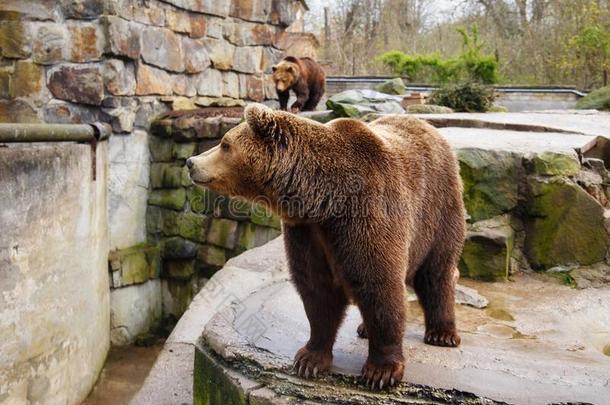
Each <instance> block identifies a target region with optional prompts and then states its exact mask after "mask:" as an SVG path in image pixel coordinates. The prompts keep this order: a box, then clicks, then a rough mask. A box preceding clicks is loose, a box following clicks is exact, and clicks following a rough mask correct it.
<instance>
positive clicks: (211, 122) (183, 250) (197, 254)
mask: <svg viewBox="0 0 610 405" xmlns="http://www.w3.org/2000/svg"><path fill="white" fill-rule="evenodd" d="M223 114H225V116H223ZM241 114H242V112H241V109H223V110H219V109H213V108H212V109H202V110H195V111H193V112H181V113H173V114H171V115H170V116H165V117H163V116H162V117H160V118H159V119H158V120H156V121H154V122H153V124H152V127H151V134H152V138H151V142H150V153H151V157H152V164H151V172H150V173H151V188H152V190H151V193H150V197H149V200H148V204H149V205H148V211H147V230H148V234H149V240H150V241H151V242H154V243H156V244H158V246H160V251H161V258H162V271H161V278H162V280H163V297H164V308H165V311H166V315H169V316H173V317H176V318H177V317H179V316H180V315H181V314H182V312H184V310H185V309H186V307H187V306H188V304H189V303H190V301H191V299H192V298H193V296H194V295H195V294H196V293H197V291H199V289H200V288H201V286H202V285H203V283H204V282H205V281H206V280H207V279H209V278H210V277H211V276H212V275H213V274H214V273H215V272H216V271H217V270H219V269H220V268H221V267H222V266H223V265H224V264H225V262H226V261H227V260H228V259H229V258H231V257H233V256H235V255H237V254H239V253H241V252H243V251H245V250H247V249H250V248H253V247H256V246H260V245H262V244H264V243H266V242H268V241H269V240H271V239H273V238H275V237H277V236H278V235H279V234H280V221H279V219H278V218H277V217H275V216H273V215H271V214H270V213H269V212H267V210H265V209H264V208H263V207H261V206H257V205H251V204H249V203H247V202H244V201H241V200H237V199H233V198H228V197H226V196H222V195H220V194H217V193H214V192H212V191H210V190H208V189H206V188H202V187H198V186H194V185H193V184H192V182H191V180H190V178H189V175H188V171H187V169H186V166H185V160H186V159H187V158H189V157H190V156H193V155H196V154H198V153H202V152H205V151H207V150H209V149H210V148H212V147H214V146H215V145H217V144H218V143H219V142H220V138H221V137H222V136H223V135H224V134H225V133H226V132H227V131H228V130H230V129H231V128H233V127H234V126H235V125H237V124H238V123H239V122H240V118H239V117H240V116H241ZM226 115H229V116H226ZM230 116H235V118H231V117H230Z"/></svg>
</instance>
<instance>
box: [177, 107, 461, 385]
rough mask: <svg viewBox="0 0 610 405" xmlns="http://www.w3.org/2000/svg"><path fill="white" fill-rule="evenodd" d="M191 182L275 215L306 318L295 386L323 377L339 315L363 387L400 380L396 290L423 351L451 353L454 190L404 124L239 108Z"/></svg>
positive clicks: (411, 126) (430, 147) (439, 160)
mask: <svg viewBox="0 0 610 405" xmlns="http://www.w3.org/2000/svg"><path fill="white" fill-rule="evenodd" d="M186 164H187V166H188V168H189V171H190V175H191V178H192V179H193V181H194V182H195V184H197V185H200V186H205V187H208V188H209V189H211V190H213V191H216V192H219V193H222V194H229V195H233V196H240V197H242V198H244V199H247V200H250V201H257V202H262V201H264V203H265V204H267V205H268V207H269V208H270V209H272V210H273V211H274V212H275V213H277V214H278V215H280V217H281V218H282V225H283V234H284V242H285V245H286V254H287V257H288V266H289V270H290V275H291V278H292V282H293V283H294V284H295V286H296V289H297V291H298V293H299V294H300V296H301V299H302V301H303V305H304V307H305V313H306V315H307V318H308V320H309V325H310V337H309V341H308V342H307V343H306V344H305V345H304V346H303V347H302V348H301V349H300V350H299V351H298V352H297V354H296V356H295V369H296V370H297V373H298V375H300V376H303V377H306V378H307V377H310V376H313V377H316V376H317V375H318V374H319V373H323V372H325V371H328V370H329V369H330V367H331V365H332V360H333V353H332V350H333V344H334V343H335V337H336V334H337V330H338V329H339V326H340V325H341V322H342V321H343V318H344V316H345V312H346V309H347V306H348V305H349V304H350V303H354V304H356V305H357V306H358V308H359V309H360V313H361V315H362V319H363V324H362V325H361V326H360V327H359V328H358V331H359V334H360V335H361V336H363V337H367V338H368V358H367V360H366V362H365V363H364V366H363V368H362V377H363V380H364V381H365V382H366V384H367V385H368V386H370V387H372V388H376V389H380V388H383V387H387V386H390V385H394V384H395V383H397V382H399V381H400V380H401V379H402V377H403V373H404V367H405V359H404V355H403V336H404V328H405V300H406V286H407V285H410V286H412V287H413V288H414V289H415V292H416V293H417V296H418V298H419V301H420V304H421V306H422V307H423V312H424V318H425V319H424V320H425V326H426V332H425V335H424V336H423V339H424V341H425V342H426V343H427V344H430V345H437V346H452V347H454V346H457V345H459V344H460V337H459V335H458V333H457V330H456V324H455V313H454V306H455V296H454V295H455V284H456V277H455V276H456V267H457V263H458V259H459V257H460V254H461V250H462V246H463V241H464V232H465V220H464V204H463V201H462V182H461V179H460V176H459V173H458V163H457V159H456V157H455V156H454V154H453V153H452V151H451V148H450V147H449V144H448V143H447V141H445V139H444V138H443V137H442V136H441V135H440V134H439V133H438V131H437V130H436V129H435V128H434V127H432V126H431V125H429V124H427V123H425V122H423V121H421V120H419V119H417V118H414V117H409V116H406V115H401V116H399V115H396V116H387V117H383V118H379V119H377V120H375V121H373V122H371V123H370V124H365V123H363V122H361V121H357V120H353V119H336V120H333V121H331V122H329V123H327V124H321V123H318V122H315V121H313V120H310V119H307V118H304V117H300V116H297V115H293V114H290V113H287V112H283V111H273V110H271V109H270V108H268V107H265V106H263V105H260V104H250V105H249V106H247V107H246V109H245V122H244V123H242V124H240V125H239V126H237V127H235V128H233V129H231V130H230V131H228V132H227V133H226V134H225V135H224V137H223V138H222V141H221V143H220V145H218V146H216V147H215V148H213V149H210V150H209V151H207V152H204V153H203V154H201V155H198V156H194V157H191V158H189V159H188V160H187V162H186Z"/></svg>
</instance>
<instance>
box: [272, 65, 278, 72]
mask: <svg viewBox="0 0 610 405" xmlns="http://www.w3.org/2000/svg"><path fill="white" fill-rule="evenodd" d="M271 71H272V72H273V73H275V72H277V65H273V66H271Z"/></svg>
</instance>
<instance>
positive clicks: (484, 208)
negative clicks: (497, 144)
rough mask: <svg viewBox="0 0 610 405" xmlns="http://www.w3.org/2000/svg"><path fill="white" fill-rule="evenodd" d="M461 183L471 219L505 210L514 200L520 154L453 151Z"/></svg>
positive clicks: (515, 197) (489, 215) (477, 150)
mask: <svg viewBox="0 0 610 405" xmlns="http://www.w3.org/2000/svg"><path fill="white" fill-rule="evenodd" d="M457 157H458V160H459V164H460V175H461V176H462V181H463V183H464V204H465V206H466V211H467V212H468V214H469V215H470V218H471V221H472V222H476V221H479V220H482V219H487V218H492V217H494V216H497V215H501V214H503V213H506V212H508V211H510V210H512V209H513V208H515V207H516V206H517V204H518V200H519V178H520V177H521V175H522V170H523V169H522V165H521V157H520V156H519V155H517V154H514V153H510V152H498V151H489V150H483V149H473V148H467V149H460V150H458V151H457Z"/></svg>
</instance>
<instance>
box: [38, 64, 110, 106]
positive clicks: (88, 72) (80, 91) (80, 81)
mask: <svg viewBox="0 0 610 405" xmlns="http://www.w3.org/2000/svg"><path fill="white" fill-rule="evenodd" d="M48 86H49V90H50V91H51V93H53V95H54V96H55V97H56V98H58V99H60V100H67V101H72V102H75V103H83V104H91V105H100V104H101V103H102V99H103V98H104V80H103V78H102V69H101V67H100V66H98V65H85V66H61V67H59V68H57V69H56V70H54V71H52V73H51V74H50V76H49V85H48Z"/></svg>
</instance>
